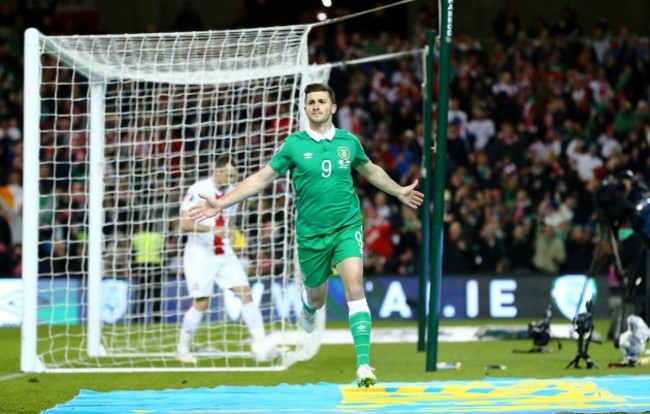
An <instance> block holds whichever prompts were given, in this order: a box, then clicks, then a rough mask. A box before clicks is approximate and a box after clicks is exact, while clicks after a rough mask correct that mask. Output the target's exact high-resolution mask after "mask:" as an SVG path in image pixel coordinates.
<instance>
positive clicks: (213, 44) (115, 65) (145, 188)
mask: <svg viewBox="0 0 650 414" xmlns="http://www.w3.org/2000/svg"><path fill="white" fill-rule="evenodd" d="M308 31H309V26H292V27H285V28H269V29H255V30H239V31H224V32H202V33H171V34H153V35H121V36H87V37H81V36H73V37H46V36H42V35H41V36H40V44H41V53H42V54H41V57H40V65H41V67H40V85H41V88H40V102H38V105H40V110H41V121H40V137H39V141H40V151H34V152H33V154H37V155H36V156H38V154H39V153H40V159H39V161H40V174H39V176H40V178H39V183H38V185H39V190H40V205H39V206H35V207H36V208H38V214H39V218H40V220H39V240H38V246H39V267H38V273H39V274H38V275H37V276H38V296H39V300H38V305H37V306H38V309H37V310H36V311H37V316H38V320H39V323H40V326H39V329H38V334H37V338H36V341H37V354H38V357H39V358H40V360H41V362H42V364H43V366H44V368H45V369H46V370H51V371H57V370H77V369H97V370H129V371H132V370H156V369H166V370H186V369H191V370H201V369H208V370H229V369H243V370H245V369H254V370H260V369H283V368H286V367H287V366H289V365H290V364H292V363H293V362H295V361H298V360H302V359H307V358H309V357H311V356H312V355H313V354H314V353H315V352H316V350H317V349H318V346H319V344H320V335H321V334H322V329H323V327H324V317H323V316H322V312H321V316H320V318H319V324H318V325H319V330H317V333H316V334H312V335H310V336H306V335H304V334H302V333H300V332H299V331H298V330H297V329H296V317H297V315H298V314H299V311H300V307H301V302H300V295H299V292H300V289H301V287H300V285H299V281H298V279H299V278H295V276H296V275H297V272H298V268H297V266H296V258H295V247H296V246H295V233H294V229H293V222H294V215H295V212H294V208H293V199H292V197H293V196H292V191H291V188H290V183H289V181H288V180H287V179H286V177H283V178H281V179H279V180H276V181H275V182H274V183H273V184H272V185H271V186H269V187H268V188H267V189H266V190H265V191H264V192H263V193H260V194H259V195H257V196H254V197H251V198H250V199H248V200H246V201H245V202H243V203H241V205H240V214H239V215H238V217H237V228H238V231H237V234H236V238H235V244H234V246H235V250H236V253H237V255H238V256H239V258H240V259H241V261H242V263H243V264H244V267H245V269H246V270H247V273H248V275H249V278H250V279H249V280H250V283H251V287H252V292H253V297H254V300H255V301H256V302H258V303H259V306H260V309H261V311H262V314H263V317H264V320H265V324H266V329H267V331H268V332H269V333H270V335H271V336H272V337H274V339H276V341H277V342H278V343H279V344H280V345H281V348H280V349H281V352H282V356H281V357H280V358H278V359H276V360H274V361H273V362H270V363H259V362H256V361H255V360H254V359H253V358H251V355H250V352H249V347H250V343H249V342H250V338H249V334H248V332H247V329H246V327H245V326H244V325H243V323H242V322H241V303H240V302H239V300H238V299H237V298H236V297H235V296H234V294H233V293H232V292H230V291H228V290H226V291H222V290H220V289H218V288H216V286H215V295H214V297H213V298H212V301H211V306H210V309H209V312H208V315H207V316H206V317H204V321H203V324H202V325H201V328H200V329H199V331H198V333H197V337H196V340H195V341H194V346H195V348H194V351H195V353H196V355H197V356H199V363H198V364H196V365H195V366H191V367H187V366H185V365H183V364H182V363H180V362H178V361H177V360H176V358H175V350H176V343H177V338H178V330H179V325H180V321H181V319H182V315H183V313H184V312H185V311H186V310H187V309H188V307H189V306H190V304H191V298H189V297H188V295H187V290H186V288H185V285H184V281H183V274H182V273H183V270H182V250H183V245H184V242H185V237H186V236H185V234H184V232H182V231H181V229H180V226H179V219H178V217H179V207H180V202H181V200H182V198H183V195H184V193H185V191H186V190H187V189H188V187H189V186H190V185H191V184H193V183H194V182H196V181H198V180H200V179H204V178H207V177H209V176H210V174H211V163H212V161H213V160H214V158H215V156H216V155H219V154H230V155H231V157H232V158H233V159H234V160H235V161H236V162H237V164H238V166H239V172H240V174H241V176H248V175H250V174H251V173H253V172H255V171H257V170H259V169H260V168H262V167H263V166H264V165H266V164H267V163H268V161H269V159H270V158H271V156H272V155H273V153H274V151H275V149H276V148H277V147H278V146H279V143H280V142H281V140H282V139H283V138H284V137H285V136H286V135H287V134H288V133H289V132H292V131H294V130H296V129H298V128H299V127H300V124H301V122H302V120H301V112H300V110H299V108H298V107H297V105H298V104H299V103H300V102H302V98H301V96H300V93H301V91H302V89H303V87H304V85H305V84H307V83H310V82H314V81H319V82H323V81H327V78H328V76H329V71H328V69H327V67H321V68H311V67H309V66H308V65H307V55H306V53H307V49H306V36H307V33H308ZM98 91H99V93H98ZM95 108H101V109H102V110H101V111H97V110H94V109H95ZM98 116H99V121H98V120H97V117H98ZM98 125H99V129H100V133H99V134H97V128H98V127H97V126H98ZM93 128H95V129H93ZM96 136H99V137H100V140H99V141H96V140H94V138H93V137H96ZM97 148H100V151H101V152H102V155H101V165H100V166H99V167H97V166H94V165H93V163H92V162H91V157H90V154H91V152H92V151H93V149H94V150H97ZM93 168H100V169H101V171H100V175H99V177H101V180H102V183H101V186H97V185H96V184H95V185H94V187H93V185H92V181H91V180H92V178H91V177H98V176H97V175H93ZM95 179H96V178H95ZM93 188H95V189H96V188H101V191H100V192H99V193H98V192H97V190H93ZM26 208H30V207H29V206H26ZM93 209H95V211H96V209H100V210H101V211H102V214H103V225H102V226H94V228H91V226H89V221H90V216H91V211H93ZM100 227H101V228H100ZM97 238H100V239H101V253H100V255H101V263H102V270H101V275H99V276H98V275H94V274H92V273H91V271H89V267H88V263H89V258H90V255H91V254H93V252H92V251H91V249H89V245H90V244H91V241H92V240H97ZM143 238H146V240H148V242H150V243H160V244H161V246H162V250H161V254H160V259H161V260H160V262H159V263H157V262H156V261H155V260H154V261H153V262H152V263H149V264H147V265H144V264H139V263H136V260H135V255H134V243H136V240H142V239H143ZM31 276H32V277H33V276H35V275H31ZM25 277H30V275H25ZM93 277H95V278H96V277H100V278H101V283H100V285H99V286H101V287H100V290H101V292H100V293H99V295H100V297H101V308H100V314H101V315H100V316H101V320H93V317H92V312H90V311H89V309H90V305H89V302H88V301H89V296H92V295H90V292H89V291H88V287H89V286H92V283H90V281H91V279H92V278H93ZM93 324H99V326H100V328H99V332H100V338H99V343H100V347H99V348H98V349H94V350H91V351H89V346H90V344H91V343H92V342H93V340H92V338H89V335H92V331H93V330H92V329H90V328H89V327H90V326H91V325H93ZM91 355H92V356H91Z"/></svg>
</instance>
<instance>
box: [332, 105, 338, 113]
mask: <svg viewBox="0 0 650 414" xmlns="http://www.w3.org/2000/svg"><path fill="white" fill-rule="evenodd" d="M336 108H337V106H336V104H332V113H333V114H335V113H336Z"/></svg>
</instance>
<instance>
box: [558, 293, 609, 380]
mask: <svg viewBox="0 0 650 414" xmlns="http://www.w3.org/2000/svg"><path fill="white" fill-rule="evenodd" d="M593 321H594V302H593V301H592V300H588V301H587V303H586V306H585V312H582V313H579V314H578V315H576V316H575V318H573V321H572V323H573V330H575V331H576V333H577V334H578V352H577V353H576V356H575V357H574V358H573V359H572V360H571V361H570V362H569V364H568V365H567V366H566V367H567V368H569V367H570V366H572V365H573V367H574V368H580V360H582V359H584V360H585V362H586V365H587V368H589V369H591V368H593V367H596V368H600V367H599V366H598V364H597V363H596V362H594V360H592V359H591V357H590V356H589V344H590V343H591V342H592V341H593V342H596V343H597V344H601V343H602V342H601V341H599V340H596V339H594V323H593Z"/></svg>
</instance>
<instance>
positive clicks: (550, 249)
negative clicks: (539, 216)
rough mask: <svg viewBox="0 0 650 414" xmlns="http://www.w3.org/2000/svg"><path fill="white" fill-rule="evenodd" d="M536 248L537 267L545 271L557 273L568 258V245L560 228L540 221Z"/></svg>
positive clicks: (535, 263) (535, 261)
mask: <svg viewBox="0 0 650 414" xmlns="http://www.w3.org/2000/svg"><path fill="white" fill-rule="evenodd" d="M534 249H535V254H534V256H533V265H534V266H535V268H536V269H537V270H539V271H540V272H543V273H548V274H552V275H557V273H558V272H559V270H560V267H561V266H562V264H563V263H564V261H565V260H566V246H565V244H564V241H563V240H562V238H561V237H560V235H559V232H558V229H557V228H555V227H553V226H547V225H544V224H543V223H540V222H538V223H537V235H536V237H535V244H534Z"/></svg>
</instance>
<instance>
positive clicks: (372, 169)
mask: <svg viewBox="0 0 650 414" xmlns="http://www.w3.org/2000/svg"><path fill="white" fill-rule="evenodd" d="M357 171H359V173H360V174H361V175H363V176H364V177H365V178H366V179H367V180H368V181H369V182H370V184H372V185H374V186H375V187H377V188H379V189H380V190H382V191H384V192H386V193H388V194H390V195H393V196H395V197H397V199H398V200H399V201H401V202H402V203H404V204H406V205H407V206H409V207H411V208H418V207H419V206H420V205H421V204H422V200H423V199H424V194H422V193H421V192H419V191H417V190H416V189H415V187H417V185H418V180H415V181H414V182H413V183H412V184H410V185H407V186H405V187H402V186H401V185H399V184H397V183H396V182H395V181H393V179H392V178H390V176H389V175H388V174H387V173H386V171H384V169H383V168H381V167H380V166H378V165H376V164H373V163H372V161H370V162H368V163H366V164H363V165H360V166H359V167H357Z"/></svg>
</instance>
